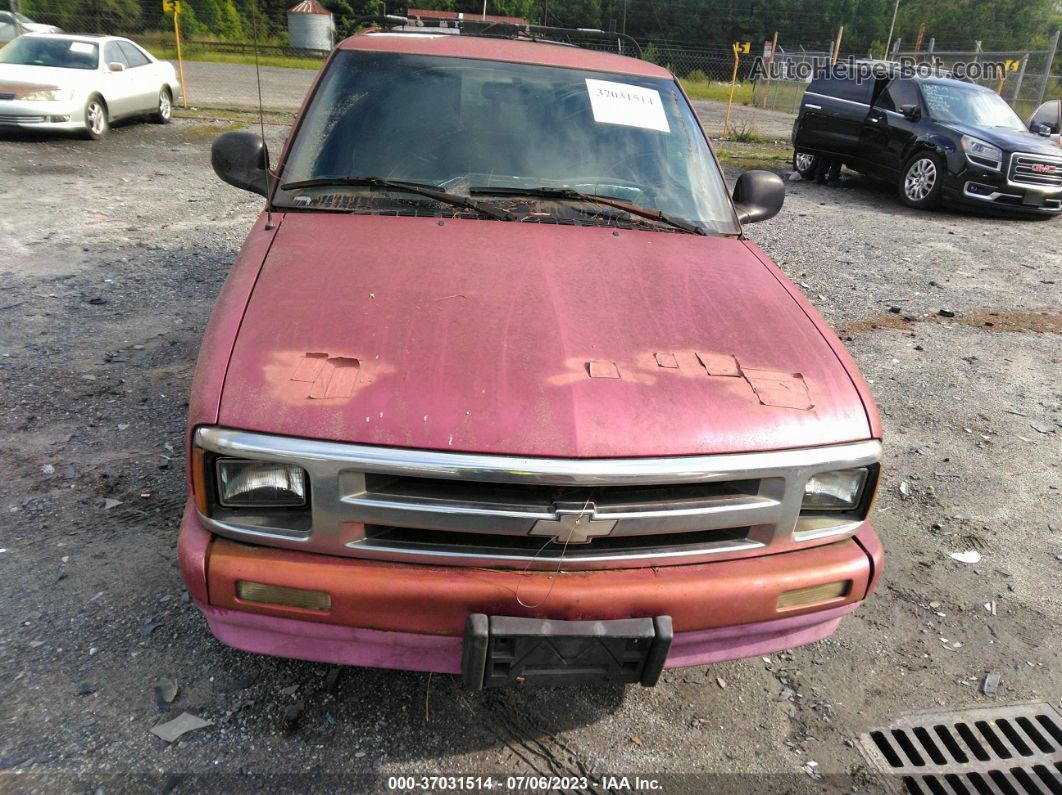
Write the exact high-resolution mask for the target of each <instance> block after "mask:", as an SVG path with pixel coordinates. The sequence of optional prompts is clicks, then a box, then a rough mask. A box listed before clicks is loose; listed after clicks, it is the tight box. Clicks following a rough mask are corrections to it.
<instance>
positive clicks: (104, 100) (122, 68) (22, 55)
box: [0, 33, 181, 139]
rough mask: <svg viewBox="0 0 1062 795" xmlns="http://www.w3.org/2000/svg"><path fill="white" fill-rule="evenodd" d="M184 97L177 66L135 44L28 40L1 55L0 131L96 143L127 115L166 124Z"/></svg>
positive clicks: (46, 37)
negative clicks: (65, 135) (59, 134)
mask: <svg viewBox="0 0 1062 795" xmlns="http://www.w3.org/2000/svg"><path fill="white" fill-rule="evenodd" d="M180 90H181V85H180V82H179V81H178V80H177V74H176V72H175V71H174V69H173V66H172V64H169V63H167V62H165V61H159V60H157V59H156V58H155V57H154V56H152V55H151V54H150V53H149V52H147V51H146V50H144V49H143V48H142V47H140V46H139V45H137V44H134V43H133V42H131V41H129V39H122V38H118V37H115V36H84V35H83V36H75V35H67V34H58V33H28V34H25V35H22V36H19V37H18V38H17V39H15V40H14V41H11V42H9V43H8V44H6V45H5V46H4V48H3V49H0V130H2V129H3V128H5V127H18V128H21V129H26V130H73V131H77V132H80V133H81V134H82V135H84V136H86V137H87V138H93V139H98V138H102V137H103V136H104V135H105V134H106V133H107V129H108V128H109V127H110V123H111V122H112V121H114V120H115V119H120V118H124V117H127V116H143V115H150V116H151V117H152V118H153V119H154V120H155V121H157V122H159V123H163V124H164V123H166V122H168V121H169V120H170V118H171V116H172V114H173V102H174V99H175V98H176V97H178V96H179V95H180Z"/></svg>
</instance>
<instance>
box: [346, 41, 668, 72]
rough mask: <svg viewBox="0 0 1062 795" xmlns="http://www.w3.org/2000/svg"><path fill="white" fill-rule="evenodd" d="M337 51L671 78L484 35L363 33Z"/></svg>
mask: <svg viewBox="0 0 1062 795" xmlns="http://www.w3.org/2000/svg"><path fill="white" fill-rule="evenodd" d="M338 49H340V50H374V51H377V52H395V53H405V54H409V55H438V56H442V57H447V58H477V59H479V60H484V61H508V62H511V63H526V64H538V65H541V66H559V67H562V68H566V69H585V70H588V71H593V72H613V73H615V74H624V75H637V76H639V77H662V78H666V79H671V78H672V75H671V73H670V72H668V71H667V69H664V68H663V67H662V66H657V65H656V64H653V63H649V62H648V61H643V60H640V59H638V58H629V57H627V56H624V55H616V54H614V53H607V52H600V51H598V50H587V49H583V48H581V47H572V46H568V45H563V44H546V43H544V42H541V41H518V40H514V39H506V38H493V37H486V36H469V35H447V34H442V33H387V32H380V33H363V34H358V35H355V36H351V37H350V38H348V39H345V40H343V41H342V42H340V43H339V47H338Z"/></svg>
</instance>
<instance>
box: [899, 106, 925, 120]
mask: <svg viewBox="0 0 1062 795" xmlns="http://www.w3.org/2000/svg"><path fill="white" fill-rule="evenodd" d="M900 113H902V114H903V117H904V118H905V119H907V121H918V120H919V119H920V118H922V111H921V109H920V108H919V107H918V106H917V105H900Z"/></svg>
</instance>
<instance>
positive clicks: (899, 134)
mask: <svg viewBox="0 0 1062 795" xmlns="http://www.w3.org/2000/svg"><path fill="white" fill-rule="evenodd" d="M911 105H913V106H915V107H916V108H917V109H918V113H919V114H920V115H923V114H925V104H924V103H923V102H922V92H921V91H920V90H919V88H918V84H917V83H915V82H914V81H913V80H905V79H901V78H894V79H893V80H890V81H889V82H888V83H887V84H886V85H885V87H884V88H883V89H882V90H881V91H879V92H878V93H877V96H876V97H875V98H874V103H873V104H872V105H871V107H870V110H869V112H868V113H867V115H866V119H865V120H864V122H863V125H862V130H861V134H860V142H859V153H860V157H861V158H862V160H863V161H864V162H865V163H866V165H867V166H868V168H869V169H870V170H872V171H873V172H875V174H876V175H877V176H883V177H894V176H896V175H897V174H898V173H899V172H900V169H901V168H903V164H904V160H905V159H906V156H907V152H908V151H909V150H910V145H911V142H912V141H913V140H914V139H915V137H917V135H918V124H919V122H918V121H917V120H911V119H908V118H907V117H906V116H904V115H903V113H902V112H901V111H900V108H903V107H905V106H911Z"/></svg>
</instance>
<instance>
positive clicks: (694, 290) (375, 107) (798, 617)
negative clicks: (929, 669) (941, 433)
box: [179, 32, 882, 689]
mask: <svg viewBox="0 0 1062 795" xmlns="http://www.w3.org/2000/svg"><path fill="white" fill-rule="evenodd" d="M212 158H213V164H214V168H215V170H216V171H217V173H218V174H219V176H220V177H221V178H222V179H224V180H225V181H227V182H229V183H231V184H233V185H235V186H238V187H241V188H244V189H246V190H250V191H254V192H257V193H260V194H262V195H264V196H265V197H266V201H267V202H268V204H267V207H266V209H265V211H264V212H263V213H262V215H261V217H260V218H259V219H258V220H257V222H256V223H255V225H254V227H253V229H252V230H251V233H250V235H249V236H248V238H247V241H246V243H245V244H244V247H243V250H242V252H241V253H240V255H239V257H238V259H237V260H236V262H235V264H234V266H233V268H232V271H231V273H230V275H229V277H228V280H227V282H226V283H225V286H224V288H223V290H222V292H221V295H220V297H219V298H218V302H217V305H216V307H215V310H214V313H213V315H212V317H211V319H210V323H209V325H208V327H207V330H206V333H205V336H204V340H203V344H202V350H201V352H200V356H199V362H198V366H197V369H196V375H195V380H194V383H193V386H192V393H191V406H190V412H189V414H190V416H189V432H188V445H189V455H188V461H189V467H188V486H189V494H188V503H187V507H186V510H185V513H184V519H183V522H182V524H181V530H180V543H179V556H180V565H181V571H182V574H183V577H184V580H185V582H186V584H187V587H188V589H189V591H190V593H191V595H192V597H193V598H194V599H195V601H196V603H197V604H198V605H199V607H200V608H201V609H202V611H203V613H204V614H205V615H206V618H207V621H208V623H209V624H210V628H211V630H212V631H213V632H214V634H215V635H216V636H217V637H218V639H220V640H221V641H222V642H223V643H226V644H228V645H230V646H233V647H236V648H239V649H245V650H249V651H255V652H260V653H265V654H273V655H280V656H286V657H295V658H302V659H307V660H317V661H322V662H330V663H344V664H350V665H362V666H376V667H384V668H404V669H415V670H422V671H436V672H446V673H453V674H461V675H462V676H463V678H464V682H465V684H466V685H467V686H468V687H469V688H473V689H478V688H482V687H493V686H513V685H535V684H544V683H554V684H559V683H571V682H579V681H586V680H595V681H600V680H613V681H619V682H640V683H642V684H644V685H652V684H654V683H655V682H656V681H657V679H658V678H659V676H660V675H661V672H662V670H663V668H669V667H678V666H690V665H701V664H705V663H712V662H717V661H721V660H727V659H734V658H739V657H745V656H750V655H759V654H769V653H772V652H777V651H780V650H782V649H786V648H789V647H792V646H796V645H799V644H803V643H807V642H810V641H813V640H817V639H819V638H823V637H825V636H827V635H829V634H830V633H831V632H833V630H834V629H835V628H836V627H837V625H838V623H839V622H840V620H841V618H842V617H843V616H845V615H846V614H848V613H850V612H852V611H853V610H855V609H856V608H857V607H858V606H859V604H860V603H861V602H862V601H863V600H864V599H865V598H866V597H867V596H868V595H869V593H870V592H871V590H872V589H873V587H874V584H875V582H876V580H877V578H878V576H879V575H880V573H881V566H882V547H881V545H880V543H879V541H878V537H877V535H876V534H875V532H874V529H873V528H872V527H871V525H870V524H869V522H868V521H867V516H868V513H869V511H870V507H871V503H872V501H873V497H874V493H875V489H876V486H877V482H878V478H879V468H880V462H881V443H880V438H881V427H880V424H879V420H878V416H877V412H876V409H875V407H874V403H873V401H872V399H871V396H870V394H869V391H868V389H867V386H866V384H865V383H864V381H863V379H862V378H861V376H860V374H859V372H858V371H857V369H856V367H855V365H854V364H853V362H852V360H851V358H850V357H849V355H848V354H847V352H846V351H845V349H844V347H843V346H842V344H841V343H840V342H839V341H838V339H837V337H836V336H834V334H833V333H832V332H831V331H830V329H829V328H828V327H827V325H826V323H825V322H824V320H823V319H822V318H821V317H820V316H819V314H818V313H817V312H816V311H815V310H814V309H813V308H812V307H811V306H810V305H809V304H808V302H807V300H806V299H805V298H804V297H803V296H802V295H801V294H800V292H799V291H798V290H797V288H796V287H795V286H794V285H793V284H792V283H791V282H790V281H789V280H788V279H787V278H786V277H785V276H784V275H783V274H782V273H781V271H780V270H779V269H778V267H777V266H775V265H774V264H773V263H772V262H771V261H770V260H769V259H768V258H767V256H766V255H765V254H764V253H763V252H762V251H760V250H759V249H758V248H757V247H756V246H755V245H753V244H752V243H751V242H749V241H748V240H747V239H746V238H745V236H744V234H743V233H742V224H745V223H750V222H754V221H758V220H762V219H765V218H769V217H771V216H773V215H774V214H775V213H777V212H778V211H779V209H780V208H781V205H782V201H783V197H784V185H783V184H782V181H781V180H780V178H779V177H778V176H776V175H774V174H770V173H767V172H748V173H745V174H743V175H742V176H741V177H740V178H739V179H737V181H736V183H735V185H734V189H733V193H732V195H730V194H728V191H727V189H726V183H725V181H724V178H723V174H722V172H721V169H720V166H719V164H718V162H717V160H716V158H715V156H714V154H713V152H712V150H711V148H710V146H709V143H708V140H707V138H706V136H705V134H704V132H703V131H702V129H701V127H700V125H699V123H698V121H697V118H696V116H695V114H694V112H693V110H692V108H691V105H690V103H689V101H688V99H687V98H686V96H685V94H684V93H683V92H682V89H681V87H680V86H679V84H678V82H677V81H676V80H675V78H674V76H673V75H671V74H670V73H669V72H668V71H667V70H665V69H663V68H661V67H659V66H655V65H653V64H651V63H647V62H645V61H642V60H638V59H635V58H629V57H623V56H620V55H616V54H611V53H605V52H599V51H590V50H586V49H580V48H577V47H571V46H561V45H558V44H552V43H545V42H542V41H534V40H519V39H518V38H496V37H477V36H468V35H452V34H447V35H444V34H423V33H422V34H417V33H398V32H394V33H370V34H364V35H357V36H354V37H351V38H349V39H347V40H345V41H344V42H342V43H341V44H340V45H339V46H338V47H337V48H336V50H335V51H334V52H333V53H332V54H331V56H330V58H329V59H328V62H327V63H326V65H325V67H324V69H323V70H322V71H321V73H320V76H319V77H318V79H317V81H316V83H315V85H314V86H313V88H312V89H311V91H310V93H309V96H308V98H307V100H306V102H305V105H304V107H303V109H302V111H301V113H300V114H299V117H298V120H297V122H296V124H295V126H294V129H293V133H292V135H291V137H290V139H289V141H288V143H287V144H286V146H285V148H284V151H283V152H282V153H281V155H280V157H279V159H278V161H277V162H276V164H275V166H274V167H272V168H271V167H270V166H269V164H268V163H267V157H266V153H265V150H264V146H263V143H262V141H261V140H260V139H259V138H257V136H254V135H253V134H251V133H247V132H236V133H228V134H226V135H224V136H222V137H220V138H219V139H218V140H217V141H216V142H215V145H214V149H213V155H212Z"/></svg>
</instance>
